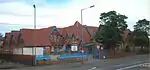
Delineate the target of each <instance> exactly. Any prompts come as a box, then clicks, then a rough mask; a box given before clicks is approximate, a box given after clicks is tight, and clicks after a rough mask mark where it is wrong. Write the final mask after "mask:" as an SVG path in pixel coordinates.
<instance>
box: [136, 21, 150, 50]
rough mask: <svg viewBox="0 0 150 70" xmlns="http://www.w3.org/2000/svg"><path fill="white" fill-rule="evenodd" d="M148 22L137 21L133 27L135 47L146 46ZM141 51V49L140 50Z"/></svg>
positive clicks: (147, 43) (147, 42) (147, 41)
mask: <svg viewBox="0 0 150 70" xmlns="http://www.w3.org/2000/svg"><path fill="white" fill-rule="evenodd" d="M149 23H150V21H148V20H146V19H142V20H139V21H138V22H137V23H136V25H134V32H133V34H134V45H135V46H141V47H143V46H148V45H149V38H148V30H149V29H150V27H149ZM141 50H142V48H141Z"/></svg>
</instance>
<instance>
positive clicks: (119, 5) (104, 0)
mask: <svg viewBox="0 0 150 70" xmlns="http://www.w3.org/2000/svg"><path fill="white" fill-rule="evenodd" d="M25 1H26V2H25ZM7 2H8V3H1V4H0V9H1V10H0V22H1V23H9V24H14V25H15V26H16V29H17V28H33V12H34V11H33V7H32V4H33V3H34V2H31V0H19V1H14V2H9V0H8V1H7ZM35 3H36V5H37V27H38V28H42V27H49V26H58V27H66V26H69V25H73V24H74V22H75V21H79V22H80V16H81V12H80V11H81V9H82V8H86V7H89V6H90V5H93V4H94V5H95V7H94V8H90V9H86V10H84V11H83V24H84V25H85V24H86V25H91V26H98V25H99V16H100V13H103V12H108V11H111V10H115V11H117V12H118V13H121V14H125V15H126V16H128V20H127V21H128V25H129V28H130V29H133V27H132V26H133V25H134V24H135V22H136V21H137V20H138V19H142V18H146V19H148V20H150V15H149V14H148V13H149V12H150V10H149V6H148V5H149V4H148V3H150V2H149V0H132V1H130V0H71V1H70V0H69V2H65V3H64V4H63V3H62V4H61V5H59V3H56V4H58V5H56V4H55V5H54V4H53V5H52V4H51V3H49V2H47V1H44V0H36V1H35ZM63 5H64V6H63ZM16 24H20V25H16ZM0 26H4V27H7V28H8V27H10V29H13V27H12V26H8V25H4V24H3V25H0ZM19 26H20V27H19ZM7 28H3V30H5V29H6V31H7Z"/></svg>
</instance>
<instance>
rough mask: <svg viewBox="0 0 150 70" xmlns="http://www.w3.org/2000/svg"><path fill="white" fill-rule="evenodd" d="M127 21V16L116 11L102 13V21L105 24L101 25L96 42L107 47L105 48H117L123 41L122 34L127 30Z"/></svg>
mask: <svg viewBox="0 0 150 70" xmlns="http://www.w3.org/2000/svg"><path fill="white" fill-rule="evenodd" d="M125 19H127V16H125V15H121V14H119V13H117V12H116V11H109V12H107V13H102V14H101V15H100V20H101V21H102V22H104V24H103V25H100V27H99V30H98V31H97V33H96V35H95V40H96V41H97V42H99V43H102V44H103V45H104V46H105V47H104V48H108V49H109V48H115V47H116V46H117V45H118V44H120V42H121V41H122V36H121V34H122V33H123V31H124V30H125V29H126V28H127V24H126V21H125ZM101 26H102V27H101Z"/></svg>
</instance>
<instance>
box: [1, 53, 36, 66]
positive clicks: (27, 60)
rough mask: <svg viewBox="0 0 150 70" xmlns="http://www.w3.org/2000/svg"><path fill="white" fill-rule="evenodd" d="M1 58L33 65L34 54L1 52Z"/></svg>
mask: <svg viewBox="0 0 150 70" xmlns="http://www.w3.org/2000/svg"><path fill="white" fill-rule="evenodd" d="M0 58H1V59H4V60H6V61H12V62H14V63H21V64H25V65H33V60H34V56H31V55H14V54H10V53H1V54H0Z"/></svg>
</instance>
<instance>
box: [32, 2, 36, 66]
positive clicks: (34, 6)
mask: <svg viewBox="0 0 150 70" xmlns="http://www.w3.org/2000/svg"><path fill="white" fill-rule="evenodd" d="M33 8H34V17H33V18H34V29H36V5H35V4H34V5H33ZM33 34H34V35H33V37H34V49H35V50H32V52H33V53H35V54H33V56H34V59H33V60H34V65H36V33H35V31H34V33H33ZM34 51H35V52H34Z"/></svg>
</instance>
